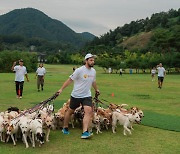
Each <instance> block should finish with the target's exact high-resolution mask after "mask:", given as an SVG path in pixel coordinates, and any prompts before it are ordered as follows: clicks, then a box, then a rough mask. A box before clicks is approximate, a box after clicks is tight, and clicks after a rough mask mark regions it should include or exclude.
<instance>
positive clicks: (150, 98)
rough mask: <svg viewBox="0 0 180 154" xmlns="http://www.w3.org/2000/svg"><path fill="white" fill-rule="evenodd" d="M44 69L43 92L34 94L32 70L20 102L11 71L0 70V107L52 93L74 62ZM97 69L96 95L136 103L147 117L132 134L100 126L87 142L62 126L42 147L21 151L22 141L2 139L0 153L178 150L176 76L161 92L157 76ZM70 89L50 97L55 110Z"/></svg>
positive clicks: (179, 91)
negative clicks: (14, 141)
mask: <svg viewBox="0 0 180 154" xmlns="http://www.w3.org/2000/svg"><path fill="white" fill-rule="evenodd" d="M45 67H46V69H47V75H46V77H45V89H44V91H43V92H37V88H36V79H35V78H34V77H35V73H34V74H33V73H30V74H29V79H30V82H29V83H27V82H25V85H24V93H23V99H22V100H19V99H17V98H16V94H15V85H14V74H13V73H0V84H1V86H0V96H1V97H0V111H5V110H6V109H7V108H8V107H10V106H17V107H19V108H20V109H25V108H29V107H32V106H34V105H35V104H38V103H40V102H41V101H43V100H46V99H47V98H49V97H51V96H52V95H53V94H54V93H55V92H56V91H57V90H58V89H59V88H60V87H61V85H62V83H63V82H64V81H65V80H66V79H67V78H68V76H69V75H70V74H71V73H72V67H73V66H72V65H45ZM96 70H97V84H98V87H99V89H100V91H101V95H100V97H99V98H100V99H105V100H108V101H109V102H112V103H116V104H122V103H123V104H124V103H125V104H128V105H129V107H131V106H137V107H139V108H140V109H142V110H143V111H144V113H145V118H144V119H143V121H142V125H135V126H134V129H135V130H134V131H133V132H132V135H131V136H123V134H122V130H123V129H122V126H119V127H118V129H117V133H116V134H113V133H112V131H111V129H110V130H108V131H106V130H103V133H102V134H98V135H96V134H95V133H94V136H93V138H92V139H90V140H82V139H80V135H81V131H82V130H81V129H80V128H75V129H71V128H70V132H71V133H70V135H67V136H65V135H63V134H62V133H61V131H60V130H56V131H51V134H50V142H49V143H45V144H44V145H43V146H42V147H41V148H39V147H36V148H34V149H33V148H32V147H30V148H29V149H25V146H24V144H23V143H22V142H21V141H18V143H17V146H13V144H12V142H9V143H1V142H0V153H5V154H6V153H12V154H13V153H18V154H19V153H20V154H21V153H27V154H28V153H31V154H34V153H50V152H53V153H100V154H104V153H105V154H106V153H113V154H116V153H130V154H131V153H140V154H144V153H148V154H151V153H152V154H156V153H157V154H159V153H162V154H164V153H168V154H169V153H170V154H171V153H172V154H177V153H180V142H179V140H180V133H179V131H180V122H179V119H180V112H179V109H180V76H179V75H167V76H166V77H165V80H164V85H163V88H162V89H161V90H160V89H158V88H157V80H156V81H155V82H152V81H151V76H150V74H149V75H148V74H146V75H143V74H132V75H129V74H124V75H123V76H122V77H121V76H119V74H104V72H103V70H102V69H101V68H99V67H96ZM71 90H72V85H71V86H69V87H68V88H67V89H65V90H64V91H63V93H62V94H61V95H60V96H59V97H58V98H57V99H56V100H55V101H54V103H55V109H56V110H58V109H59V108H60V107H61V106H62V104H63V103H64V102H66V100H67V99H69V97H70V93H71ZM112 93H114V97H112V95H111V94H112ZM93 94H94V92H93ZM107 104H108V103H107ZM154 127H157V128H154ZM161 128H162V129H161ZM174 128H175V129H174ZM169 130H174V131H169Z"/></svg>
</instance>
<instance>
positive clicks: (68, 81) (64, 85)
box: [58, 78, 73, 94]
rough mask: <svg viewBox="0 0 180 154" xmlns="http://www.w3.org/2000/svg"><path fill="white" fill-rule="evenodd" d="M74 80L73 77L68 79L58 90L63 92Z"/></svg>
mask: <svg viewBox="0 0 180 154" xmlns="http://www.w3.org/2000/svg"><path fill="white" fill-rule="evenodd" d="M72 82H73V80H72V79H71V78H69V79H67V80H66V81H65V82H64V83H63V85H62V87H61V88H60V89H59V90H58V93H59V94H61V93H62V91H63V90H64V89H65V88H66V87H67V86H69V85H70V84H71V83H72Z"/></svg>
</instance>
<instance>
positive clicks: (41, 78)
mask: <svg viewBox="0 0 180 154" xmlns="http://www.w3.org/2000/svg"><path fill="white" fill-rule="evenodd" d="M45 74H46V69H45V68H44V67H43V64H42V63H40V64H39V67H38V69H37V70H36V76H37V88H38V92H39V91H40V89H39V88H40V85H41V90H42V91H43V87H44V76H45Z"/></svg>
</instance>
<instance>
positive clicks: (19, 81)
mask: <svg viewBox="0 0 180 154" xmlns="http://www.w3.org/2000/svg"><path fill="white" fill-rule="evenodd" d="M15 65H16V62H14V63H13V66H12V68H11V70H12V71H14V72H15V73H16V74H15V84H16V95H17V98H20V99H21V98H22V93H23V85H24V75H25V76H26V79H27V82H29V79H28V75H27V70H26V67H25V66H23V60H22V59H20V60H19V65H16V66H15Z"/></svg>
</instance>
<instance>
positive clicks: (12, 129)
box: [6, 120, 19, 145]
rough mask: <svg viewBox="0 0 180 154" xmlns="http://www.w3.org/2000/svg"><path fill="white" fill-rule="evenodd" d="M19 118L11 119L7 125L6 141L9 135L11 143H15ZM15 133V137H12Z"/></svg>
mask: <svg viewBox="0 0 180 154" xmlns="http://www.w3.org/2000/svg"><path fill="white" fill-rule="evenodd" d="M18 123H19V120H12V121H11V122H10V124H9V125H8V126H7V129H6V133H7V135H8V137H7V140H6V142H8V141H9V136H11V139H12V141H13V144H14V145H16V141H17V133H18V130H19V124H18ZM14 135H15V138H14Z"/></svg>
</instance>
